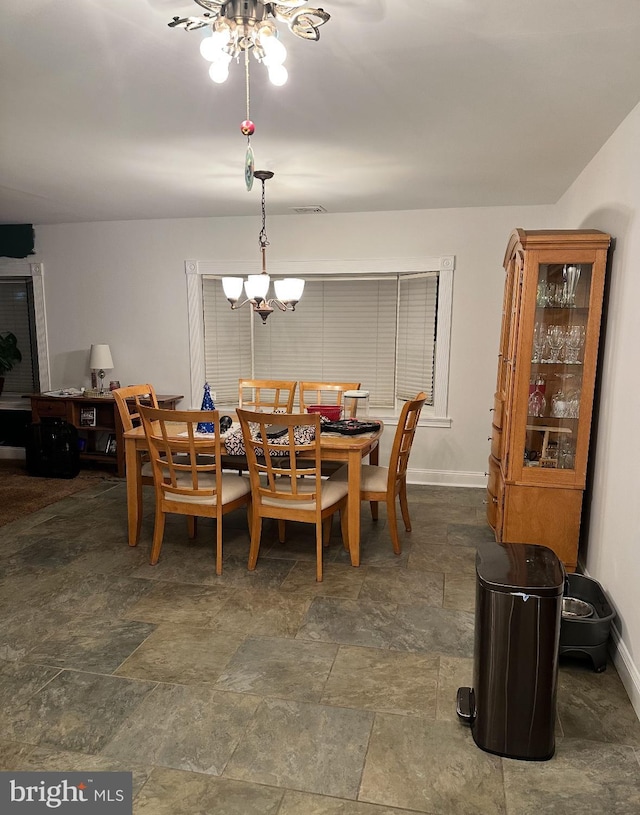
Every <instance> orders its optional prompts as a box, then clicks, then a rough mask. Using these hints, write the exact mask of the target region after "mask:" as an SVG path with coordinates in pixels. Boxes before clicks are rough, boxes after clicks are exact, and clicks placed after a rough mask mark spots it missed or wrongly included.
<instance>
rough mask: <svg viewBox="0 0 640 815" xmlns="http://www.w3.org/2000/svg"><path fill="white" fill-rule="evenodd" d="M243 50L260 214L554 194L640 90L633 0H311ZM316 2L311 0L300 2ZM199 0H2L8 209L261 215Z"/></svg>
mask: <svg viewBox="0 0 640 815" xmlns="http://www.w3.org/2000/svg"><path fill="white" fill-rule="evenodd" d="M315 4H316V5H318V6H321V7H322V8H324V9H325V10H326V11H327V12H329V13H330V14H331V20H330V21H329V22H328V23H327V24H326V25H324V26H323V27H322V28H321V29H320V40H319V42H307V41H304V40H301V39H298V38H296V37H294V36H293V35H292V34H291V33H290V32H289V31H288V30H287V28H286V26H281V27H282V29H283V31H282V40H283V42H284V43H285V45H286V46H287V49H288V52H289V56H288V59H287V66H288V68H289V82H288V83H287V84H286V85H285V86H283V87H281V88H276V87H274V86H272V85H271V84H270V82H269V81H268V79H267V76H266V70H265V69H264V67H263V66H261V65H258V64H257V63H256V62H255V60H253V59H252V66H251V68H252V70H251V118H252V119H253V121H254V122H255V123H256V133H255V135H254V137H253V139H252V144H253V149H254V151H255V156H256V167H257V168H258V169H263V168H264V169H271V170H274V171H275V173H276V175H275V178H274V179H273V180H272V181H270V182H268V186H267V208H268V211H269V214H276V213H289V212H291V211H292V208H293V207H299V206H307V205H316V204H320V205H322V206H324V207H325V208H326V209H327V210H328V211H329V212H357V211H371V210H403V209H424V208H440V207H473V206H490V205H509V204H543V203H552V202H555V201H556V200H557V199H558V198H559V196H560V195H561V194H562V193H563V192H564V191H565V190H566V188H567V187H568V186H569V185H570V184H571V182H572V181H573V179H574V178H575V177H576V176H577V175H578V173H579V172H580V171H581V169H582V168H583V167H584V166H585V164H586V163H587V162H588V161H589V160H590V159H591V157H592V156H593V155H594V154H595V153H596V152H597V150H598V149H599V148H600V146H601V145H602V144H603V143H604V141H605V140H606V139H607V138H608V137H609V136H610V135H611V133H612V132H613V131H614V130H615V129H616V127H617V126H618V124H619V123H620V122H621V121H622V120H623V119H624V118H625V116H626V115H627V114H628V113H629V112H630V110H631V109H632V108H633V107H634V106H635V105H636V104H637V103H638V101H639V100H640V46H639V43H640V0H318V2H317V3H315ZM311 5H314V3H313V2H311ZM201 11H202V9H201V8H200V6H198V5H196V4H195V3H194V2H192V0H2V4H1V7H0V119H1V121H0V223H34V224H55V223H68V222H82V221H102V220H128V219H141V218H142V219H146V218H182V217H183V218H193V217H199V216H220V215H255V214H256V211H259V203H258V199H259V185H257V184H256V185H254V188H253V190H252V191H251V193H247V191H246V189H245V185H244V154H245V148H246V140H245V138H244V137H243V136H242V134H241V133H240V129H239V125H240V122H241V121H242V120H243V119H244V118H245V113H246V110H245V91H244V68H243V64H242V63H241V64H240V65H235V64H232V65H231V71H230V76H229V79H228V81H227V83H226V84H225V85H214V84H213V83H212V82H211V80H210V79H209V78H208V75H207V70H208V63H206V62H205V61H204V60H203V59H202V57H201V56H200V54H199V50H198V45H199V41H200V39H201V36H202V33H201V32H199V31H192V32H186V31H184V30H181V29H171V28H168V26H167V23H168V22H169V20H170V19H171V18H172V17H173V16H175V15H179V16H182V15H184V14H193V15H198V14H199V13H200V12H201Z"/></svg>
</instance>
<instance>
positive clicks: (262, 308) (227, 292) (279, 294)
mask: <svg viewBox="0 0 640 815" xmlns="http://www.w3.org/2000/svg"><path fill="white" fill-rule="evenodd" d="M253 175H254V176H255V177H256V178H257V179H258V180H259V181H260V182H261V183H262V229H261V230H260V234H259V236H258V243H259V245H260V254H261V255H262V271H261V272H260V274H250V275H248V276H247V280H243V279H242V278H241V277H223V278H222V288H223V291H224V296H225V297H226V298H227V300H228V301H229V302H230V303H231V308H232V309H238V308H242V306H244V305H245V304H246V303H251V305H252V306H253V310H254V312H255V313H256V314H259V315H260V319H261V320H262V322H263V323H266V322H267V317H268V316H269V315H270V314H271V313H272V312H273V311H274V308H273V307H274V306H276V307H277V308H279V309H280V311H295V310H296V305H297V303H298V301H299V300H300V298H301V297H302V292H303V290H304V280H302V279H301V278H299V277H287V278H284V279H283V280H275V281H274V283H273V286H274V289H275V294H276V296H275V297H271V298H269V297H267V295H268V294H269V285H270V283H271V278H270V277H269V274H268V273H267V246H269V241H268V239H267V227H266V208H265V196H264V182H265V181H267V180H268V179H269V178H273V173H272V172H271V170H255V171H254V173H253ZM243 285H244V291H245V294H246V296H247V299H246V300H243V301H242V302H241V303H240V302H239V300H240V297H241V296H242V288H243Z"/></svg>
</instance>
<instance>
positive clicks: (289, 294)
mask: <svg viewBox="0 0 640 815" xmlns="http://www.w3.org/2000/svg"><path fill="white" fill-rule="evenodd" d="M273 287H274V289H275V291H276V297H277V298H278V300H280V302H281V303H291V304H294V305H295V303H297V302H298V301H299V300H300V298H301V297H302V292H303V291H304V280H302V278H299V277H285V278H283V279H282V280H276V281H275V282H274V284H273Z"/></svg>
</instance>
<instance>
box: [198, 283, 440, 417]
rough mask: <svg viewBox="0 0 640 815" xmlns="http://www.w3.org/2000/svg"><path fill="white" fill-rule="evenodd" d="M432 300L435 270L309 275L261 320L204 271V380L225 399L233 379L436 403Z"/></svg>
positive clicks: (388, 404) (232, 392)
mask: <svg viewBox="0 0 640 815" xmlns="http://www.w3.org/2000/svg"><path fill="white" fill-rule="evenodd" d="M437 300H438V273H437V272H435V273H427V274H419V275H410V276H409V275H393V276H389V277H386V276H385V277H382V276H380V277H376V278H370V277H355V276H350V277H344V278H323V279H320V278H315V279H307V282H306V285H305V290H304V294H303V296H302V299H301V301H300V303H299V304H298V305H297V306H296V310H295V312H287V313H286V314H282V313H281V312H280V311H279V310H278V309H277V308H276V309H275V311H274V313H273V314H272V315H271V316H270V317H269V319H268V320H267V322H266V324H262V322H261V321H260V320H259V319H258V318H257V317H256V316H254V314H253V313H252V311H251V309H250V308H249V306H245V308H243V309H242V310H239V311H232V310H231V309H230V308H229V303H228V302H227V300H226V298H225V297H224V294H223V291H222V284H221V282H220V279H219V278H217V277H215V278H214V277H204V276H203V309H204V324H205V328H204V333H205V370H206V376H207V381H208V382H209V384H210V385H211V389H212V391H216V394H217V399H218V402H221V403H223V404H224V403H226V404H235V402H236V400H237V385H238V378H239V377H255V378H257V379H289V380H296V381H305V380H306V381H328V382H360V383H361V387H362V388H363V389H365V390H368V391H369V392H370V403H371V405H372V406H374V407H381V408H395V404H396V400H407V399H412V398H413V397H415V395H416V394H417V393H419V392H420V391H421V390H424V391H425V392H426V393H427V394H428V397H429V398H428V403H429V404H433V383H434V358H435V337H436V315H437ZM251 321H253V348H252V339H251V333H252V332H251Z"/></svg>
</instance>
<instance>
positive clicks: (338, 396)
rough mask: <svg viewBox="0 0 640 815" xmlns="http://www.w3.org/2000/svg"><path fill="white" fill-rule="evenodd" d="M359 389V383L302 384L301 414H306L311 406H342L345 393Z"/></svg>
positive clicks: (300, 393) (300, 389) (300, 390)
mask: <svg viewBox="0 0 640 815" xmlns="http://www.w3.org/2000/svg"><path fill="white" fill-rule="evenodd" d="M359 389H360V383H359V382H300V383H299V385H298V393H299V401H300V412H301V413H304V412H305V410H306V409H307V407H308V406H309V405H341V404H342V400H343V395H344V392H345V391H357V390H359Z"/></svg>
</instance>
